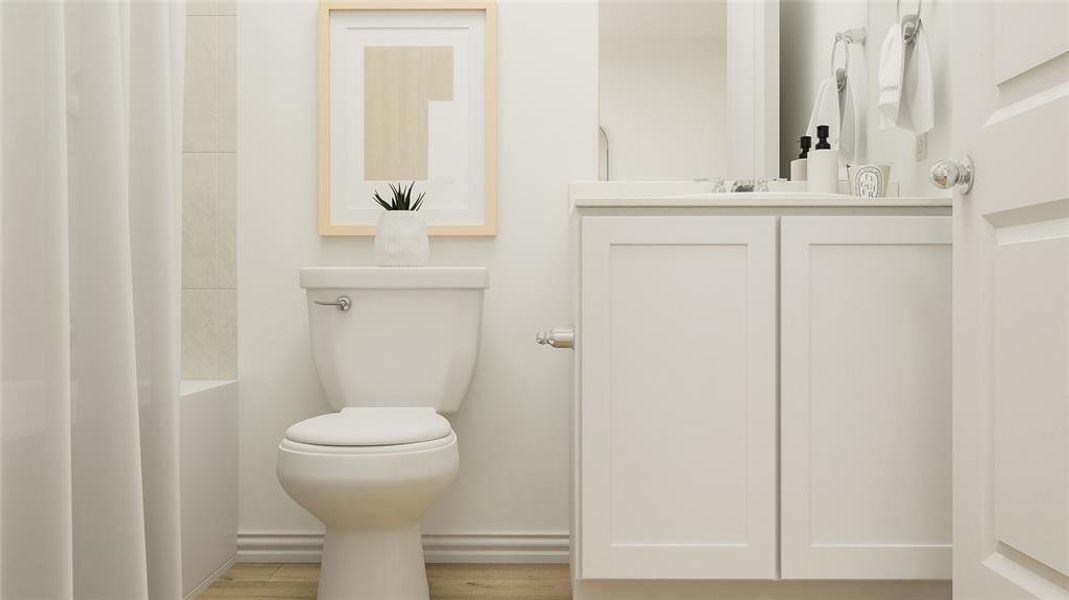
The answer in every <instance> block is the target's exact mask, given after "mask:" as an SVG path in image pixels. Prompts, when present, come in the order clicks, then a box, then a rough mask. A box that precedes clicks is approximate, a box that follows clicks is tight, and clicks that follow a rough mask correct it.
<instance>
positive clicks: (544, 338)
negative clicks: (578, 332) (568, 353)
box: [535, 327, 575, 348]
mask: <svg viewBox="0 0 1069 600" xmlns="http://www.w3.org/2000/svg"><path fill="white" fill-rule="evenodd" d="M535 341H536V342H538V343H539V344H542V345H543V346H552V347H554V348H574V347H575V330H574V329H572V328H570V327H569V328H563V327H558V328H556V329H550V330H549V331H539V332H538V333H537V334H536V335H535Z"/></svg>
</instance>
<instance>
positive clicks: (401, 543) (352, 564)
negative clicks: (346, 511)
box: [317, 522, 430, 600]
mask: <svg viewBox="0 0 1069 600" xmlns="http://www.w3.org/2000/svg"><path fill="white" fill-rule="evenodd" d="M317 598H318V600H428V599H429V598H430V593H429V591H428V589H427V572H426V568H425V567H424V565H423V540H422V537H421V536H420V527H419V523H418V522H417V523H415V524H413V525H409V526H406V527H403V528H399V529H387V530H373V531H331V530H330V529H329V528H328V529H327V532H326V536H325V537H324V539H323V568H322V571H321V572H320V575H319V593H318V595H317Z"/></svg>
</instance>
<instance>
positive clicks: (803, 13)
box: [780, 0, 952, 196]
mask: <svg viewBox="0 0 1069 600" xmlns="http://www.w3.org/2000/svg"><path fill="white" fill-rule="evenodd" d="M916 6H917V3H916V2H912V1H909V0H907V1H905V2H902V7H903V10H915V8H916ZM951 9H952V8H951V7H950V6H949V3H948V2H947V0H935V1H928V2H924V3H923V7H922V9H921V18H922V19H923V21H924V28H925V31H926V35H927V38H928V45H929V48H930V50H931V55H932V71H933V80H934V82H935V129H934V130H932V131H931V132H929V133H928V157H927V159H925V160H923V161H920V162H917V161H916V160H915V158H914V135H913V134H912V133H909V132H906V131H902V130H897V129H889V130H881V129H880V125H879V114H878V113H877V110H876V99H877V94H878V89H879V88H878V81H877V73H878V69H879V60H880V46H881V44H882V43H883V38H884V35H885V34H886V33H887V29H888V28H889V27H890V26H891V24H892V23H893V22H894V20H895V18H896V17H895V2H894V0H839V1H836V0H783V3H782V5H781V7H780V32H781V33H780V36H781V37H780V107H781V108H780V110H781V115H782V118H781V128H780V138H781V143H780V157H781V163H782V164H781V171H780V172H781V173H782V174H784V175H785V174H786V173H787V167H786V165H787V163H788V161H790V160H791V159H793V158H796V157H797V155H798V136H801V135H804V131H805V128H806V126H807V125H808V123H809V114H810V112H811V111H812V108H813V98H814V96H815V95H816V90H817V85H818V84H819V82H820V80H821V79H824V78H826V77H828V76H829V74H830V69H831V67H830V65H829V60H830V58H829V56H830V54H831V46H832V43H833V42H834V40H835V32H836V31H841V30H844V29H852V28H857V27H864V28H865V29H866V31H867V33H868V40H867V41H866V42H865V45H864V47H859V46H852V47H851V53H852V54H851V58H850V76H851V78H852V81H853V82H855V83H856V84H857V88H856V90H855V98H856V106H857V107H858V111H859V114H861V115H862V116H861V117H860V119H861V120H863V121H864V122H865V124H866V127H865V132H866V134H867V161H868V162H878V163H887V164H891V165H892V167H891V179H892V180H893V181H899V182H900V183H901V187H902V189H901V194H902V195H928V196H931V195H947V192H944V191H942V190H938V189H936V188H935V187H933V186H932V185H931V184H930V183H929V182H928V169H929V168H930V167H931V165H932V163H934V162H935V161H937V160H940V159H943V158H948V157H949V148H950V71H949V60H950V56H949V46H948V43H949V38H948V34H949V28H950V11H951ZM840 52H841V51H840ZM841 61H842V58H841V56H840V58H838V59H837V64H841Z"/></svg>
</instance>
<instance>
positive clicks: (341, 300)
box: [315, 296, 353, 311]
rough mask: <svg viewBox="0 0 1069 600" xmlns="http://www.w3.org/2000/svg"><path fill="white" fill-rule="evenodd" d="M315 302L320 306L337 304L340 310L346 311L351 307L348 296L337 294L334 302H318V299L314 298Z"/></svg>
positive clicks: (351, 303) (351, 302)
mask: <svg viewBox="0 0 1069 600" xmlns="http://www.w3.org/2000/svg"><path fill="white" fill-rule="evenodd" d="M315 303H316V304H318V305H320V306H337V307H338V310H340V311H346V310H349V309H350V308H352V307H353V301H352V300H351V299H350V298H349V296H338V299H337V300H335V301H334V302H320V301H319V300H316V301H315Z"/></svg>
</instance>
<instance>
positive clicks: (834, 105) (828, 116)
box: [806, 77, 842, 148]
mask: <svg viewBox="0 0 1069 600" xmlns="http://www.w3.org/2000/svg"><path fill="white" fill-rule="evenodd" d="M839 110H840V108H839V87H838V85H837V84H836V82H835V77H829V78H827V79H825V80H824V81H821V82H820V86H819V87H818V88H817V96H816V98H814V99H813V114H812V115H810V117H809V127H807V128H806V135H808V136H810V137H812V138H813V147H814V148H815V147H816V145H817V125H827V126H828V143H829V144H831V147H832V148H838V147H839V127H840V120H841V119H842V115H841V113H840V112H839Z"/></svg>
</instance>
